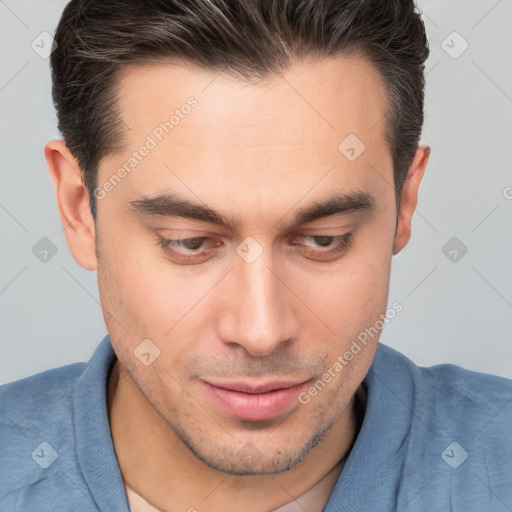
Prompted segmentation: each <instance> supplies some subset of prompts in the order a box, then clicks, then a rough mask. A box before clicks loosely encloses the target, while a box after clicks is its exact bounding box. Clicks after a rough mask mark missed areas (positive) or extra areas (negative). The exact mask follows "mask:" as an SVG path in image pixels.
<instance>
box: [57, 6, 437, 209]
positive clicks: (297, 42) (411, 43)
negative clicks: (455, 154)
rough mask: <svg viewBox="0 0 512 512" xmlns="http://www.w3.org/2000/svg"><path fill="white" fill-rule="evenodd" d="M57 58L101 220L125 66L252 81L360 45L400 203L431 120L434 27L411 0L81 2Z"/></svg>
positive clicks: (64, 110) (64, 106)
mask: <svg viewBox="0 0 512 512" xmlns="http://www.w3.org/2000/svg"><path fill="white" fill-rule="evenodd" d="M55 39H56V41H57V44H58V46H57V47H56V49H55V51H54V52H53V53H52V55H51V68H52V82H53V101H54V105H55V108H56V110H57V117H58V127H59V130H60V131H61V133H62V135H63V137H64V140H65V141H66V144H67V146H68V148H69V150H70V151H71V153H72V154H73V155H74V156H75V158H76V159H77V161H78V163H79V165H80V168H81V170H82V172H83V181H84V185H85V186H86V187H87V190H88V192H89V196H90V206H91V212H92V214H93V217H96V203H95V196H94V193H93V191H94V189H95V187H96V181H97V169H98V165H99V162H100V161H101V159H102V158H103V157H104V156H106V155H108V154H110V153H114V152H116V151H118V150H120V149H121V148H122V147H123V125H122V122H121V121H120V118H119V116H118V112H117V111H116V108H117V106H116V76H117V74H116V71H118V70H119V69H120V68H121V67H122V66H124V65H127V64H131V63H148V62H152V61H162V59H175V60H178V61H185V62H191V63H194V64H196V65H199V66H201V67H203V68H205V69H209V70H212V71H222V72H224V73H227V74H230V75H232V76H234V77H236V78H239V79H242V80H246V81H247V82H251V81H255V80H263V79H265V78H267V77H269V76H271V75H272V74H273V73H276V72H278V71H280V70H284V69H286V67H288V66H289V65H290V64H291V62H292V59H297V58H301V57H306V56H312V57H318V58H323V57H330V56H336V55H341V54H348V53H353V52H354V51H355V52H359V53H360V54H361V55H363V56H365V57H366V58H367V59H369V61H370V62H371V63H372V64H373V65H374V66H375V67H376V69H377V70H378V71H379V72H380V74H381V76H382V77H383V79H384V83H385V86H386V90H387V96H388V103H389V104H388V109H387V115H386V117H385V136H386V140H387V142H388V144H389V148H390V151H391V155H392V157H393V166H394V181H395V194H396V199H397V206H398V205H399V202H400V197H401V191H402V187H403V183H404V180H405V178H406V176H407V170H408V168H409V165H410V163H411V161H412V159H413V157H414V154H415V151H416V149H417V146H418V143H419V139H420V136H421V130H422V126H423V103H424V86H425V78H424V64H425V60H426V59H427V57H428V55H429V48H428V43H427V39H426V34H425V27H424V24H423V22H422V20H421V18H420V15H419V13H418V12H417V10H416V7H415V4H414V2H413V0H108V1H105V0H72V1H71V2H69V3H68V5H67V6H66V8H65V9H64V12H63V14H62V17H61V19H60V22H59V25H58V27H57V31H56V34H55Z"/></svg>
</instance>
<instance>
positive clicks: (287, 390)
mask: <svg viewBox="0 0 512 512" xmlns="http://www.w3.org/2000/svg"><path fill="white" fill-rule="evenodd" d="M310 380H311V379H309V380H306V381H304V380H301V381H297V380H286V381H284V380H274V381H267V382H260V383H256V382H249V381H237V382H234V381H229V382H228V381H218V380H213V379H208V380H201V381H199V382H200V384H201V385H202V387H203V389H204V391H205V393H206V394H207V396H208V397H209V399H210V400H211V401H212V402H213V403H214V404H215V406H216V407H218V408H220V409H221V410H222V411H223V412H224V413H226V414H228V415H229V416H232V417H235V418H238V419H241V420H246V421H264V420H271V419H274V418H277V417H279V416H281V415H283V414H284V413H286V412H288V411H289V410H291V408H292V406H294V405H297V404H298V403H299V402H298V396H299V394H300V392H301V391H302V390H303V389H304V388H305V387H306V386H307V385H308V384H309V382H310Z"/></svg>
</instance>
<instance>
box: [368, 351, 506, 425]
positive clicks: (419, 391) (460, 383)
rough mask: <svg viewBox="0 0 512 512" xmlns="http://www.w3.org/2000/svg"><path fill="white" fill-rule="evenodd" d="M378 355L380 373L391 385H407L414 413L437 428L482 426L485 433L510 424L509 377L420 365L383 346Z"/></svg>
mask: <svg viewBox="0 0 512 512" xmlns="http://www.w3.org/2000/svg"><path fill="white" fill-rule="evenodd" d="M378 354H379V370H380V374H381V375H384V374H386V373H388V375H390V376H391V377H390V379H391V385H395V386H397V387H401V386H402V387H407V388H409V389H410V399H411V400H412V402H413V405H414V407H415V411H416V414H418V415H419V416H420V417H422V418H424V419H425V420H427V418H430V419H431V420H432V421H434V423H435V424H436V425H437V428H444V429H447V428H449V427H450V426H452V427H456V428H457V430H458V431H459V432H460V431H463V432H467V433H468V434H469V431H473V432H476V431H478V429H479V428H482V427H484V425H486V426H487V429H488V430H487V431H488V432H489V433H490V432H492V431H493V430H497V431H502V430H503V428H504V427H505V428H506V427H508V428H509V429H510V428H511V427H512V424H511V423H512V416H511V415H510V408H511V407H512V380H509V379H506V378H504V377H499V376H496V375H491V374H487V373H481V372H476V371H472V370H468V369H465V368H461V367H460V366H457V365H454V364H439V365H435V366H431V367H420V366H417V365H416V364H415V363H414V362H412V361H411V360H410V359H408V358H407V357H406V356H405V355H403V354H401V353H400V352H398V351H396V350H394V349H392V348H390V347H388V346H385V345H381V346H379V350H378ZM507 412H508V414H507ZM441 425H442V426H441ZM432 428H434V425H432ZM434 430H435V429H434Z"/></svg>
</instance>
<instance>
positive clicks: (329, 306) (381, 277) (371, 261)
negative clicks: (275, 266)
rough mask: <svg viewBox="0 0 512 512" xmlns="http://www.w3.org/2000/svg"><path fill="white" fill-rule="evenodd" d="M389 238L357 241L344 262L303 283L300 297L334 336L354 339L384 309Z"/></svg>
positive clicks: (387, 285)
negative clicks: (305, 300)
mask: <svg viewBox="0 0 512 512" xmlns="http://www.w3.org/2000/svg"><path fill="white" fill-rule="evenodd" d="M391 247H392V234H390V233H387V234H386V235H384V234H382V235H381V236H375V235H374V234H370V233H369V234H368V236H365V237H360V238H359V239H358V241H357V243H356V244H354V246H353V247H352V248H351V250H350V251H349V253H347V254H346V255H345V256H344V257H343V258H341V259H340V260H339V262H337V263H336V265H334V266H333V267H332V270H330V271H328V272H325V273H324V274H322V275H321V276H320V277H319V276H315V277H314V278H313V277H310V278H309V279H308V278H306V279H303V281H302V283H303V284H302V294H303V296H305V297H308V301H309V302H310V303H311V304H312V305H313V306H315V307H316V308H317V309H318V311H319V313H320V312H321V315H322V318H324V319H325V322H326V323H327V324H328V325H330V326H333V331H334V332H336V334H337V335H340V334H343V337H345V335H351V336H354V335H357V330H358V329H364V328H365V327H367V326H368V325H371V324H373V323H374V322H375V320H376V319H377V318H378V316H379V314H381V313H382V312H383V311H384V310H385V308H386V302H387V295H388V290H389V274H390V267H391V257H392V250H391Z"/></svg>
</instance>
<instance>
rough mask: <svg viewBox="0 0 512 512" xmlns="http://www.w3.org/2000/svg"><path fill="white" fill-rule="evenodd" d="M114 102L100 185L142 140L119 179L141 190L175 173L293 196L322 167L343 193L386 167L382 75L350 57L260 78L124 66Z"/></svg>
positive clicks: (207, 189) (207, 184)
mask: <svg viewBox="0 0 512 512" xmlns="http://www.w3.org/2000/svg"><path fill="white" fill-rule="evenodd" d="M192 104H193V105H194V106H193V107H190V105H192ZM118 106H119V111H120V115H121V117H122V119H123V121H124V124H125V127H126V130H125V138H126V146H125V149H124V151H123V152H121V153H119V154H116V155H111V156H109V157H107V158H106V159H105V160H104V162H103V163H102V165H101V166H100V177H99V183H101V182H102V180H103V181H104V180H105V179H107V178H108V176H109V175H110V174H111V173H112V171H113V170H114V169H116V167H119V166H120V165H122V164H125V163H126V162H127V161H128V159H129V158H130V155H132V154H133V152H134V151H135V152H137V151H138V149H139V148H141V147H142V146H144V145H148V141H149V139H151V143H150V145H151V149H150V150H149V151H148V152H146V151H145V150H144V153H147V154H146V155H145V156H144V157H143V158H140V159H139V160H138V161H137V162H132V163H135V164H136V165H135V166H134V168H133V171H132V170H131V169H130V172H129V173H126V174H128V176H127V177H126V179H124V180H123V181H124V182H125V183H124V184H123V186H125V187H124V188H125V189H126V190H128V191H129V190H132V191H135V190H136V191H138V192H139V193H140V194H141V195H151V194H154V193H158V192H161V191H162V190H165V189H166V188H172V187H173V186H174V185H175V184H176V183H177V181H176V180H177V179H180V177H181V179H180V181H181V182H182V185H183V182H184V180H185V182H186V183H190V184H193V187H194V190H195V191H198V192H199V190H200V191H201V192H202V193H203V194H207V195H209V194H211V191H212V190H218V189H219V188H220V185H221V183H228V184H230V185H236V184H238V185H240V186H243V187H244V188H245V190H246V191H247V190H250V191H251V195H252V196H254V197H256V196H257V195H258V194H259V193H260V192H261V190H262V186H263V185H262V184H264V185H265V187H264V188H265V189H266V190H267V194H268V193H272V191H274V193H275V194H277V195H278V194H280V193H289V192H290V191H292V190H295V193H297V194H298V193H299V192H300V190H301V189H302V190H305V188H308V187H311V185H312V180H313V179H315V177H316V178H318V179H320V178H321V177H322V176H324V175H328V176H327V178H326V179H324V180H323V186H324V187H326V188H331V187H332V186H334V185H335V186H336V187H337V188H339V185H340V184H341V188H344V187H345V185H346V188H347V190H348V191H350V188H352V189H355V188H361V185H368V186H370V185H371V183H373V182H375V178H376V174H375V172H374V171H371V170H370V169H371V166H372V165H374V166H375V165H376V166H377V167H378V168H379V171H380V173H381V174H383V173H384V174H385V173H386V172H387V173H388V174H389V172H390V171H391V168H392V162H391V155H390V152H389V148H388V146H387V143H386V140H385V137H384V129H385V124H384V116H385V114H386V109H387V99H386V92H385V87H384V83H383V80H382V78H381V76H380V74H379V73H378V71H377V70H376V69H375V68H374V66H373V65H372V64H371V63H370V62H369V61H367V60H366V59H364V58H362V57H358V56H351V57H341V56H340V57H336V58H328V59H324V60H312V59H310V60H302V61H298V62H296V63H294V64H293V65H292V66H291V67H290V68H289V69H287V70H284V71H282V72H280V73H279V74H275V75H273V76H272V77H271V78H269V79H268V80H265V81H264V82H261V83H247V82H244V81H242V80H235V79H234V78H233V77H231V76H228V75H226V74H223V73H215V72H212V71H208V70H205V69H201V68H197V67H195V66H192V65H190V64H184V63H181V64H177V63H167V62H162V63H159V64H151V65H137V66H128V67H126V68H123V69H122V70H121V72H120V75H119V83H118ZM352 148H353V149H354V150H355V156H356V158H353V157H354V151H352ZM347 149H348V150H349V153H347V152H346V150H347ZM359 154H360V155H359ZM358 155H359V156H358ZM333 166H334V167H335V168H336V172H328V171H329V169H332V168H333ZM135 167H136V169H135ZM127 169H128V167H127ZM170 171H171V172H170ZM388 178H389V180H391V182H392V175H391V174H389V175H388ZM363 188H364V187H363ZM276 191H277V192H276Z"/></svg>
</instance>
